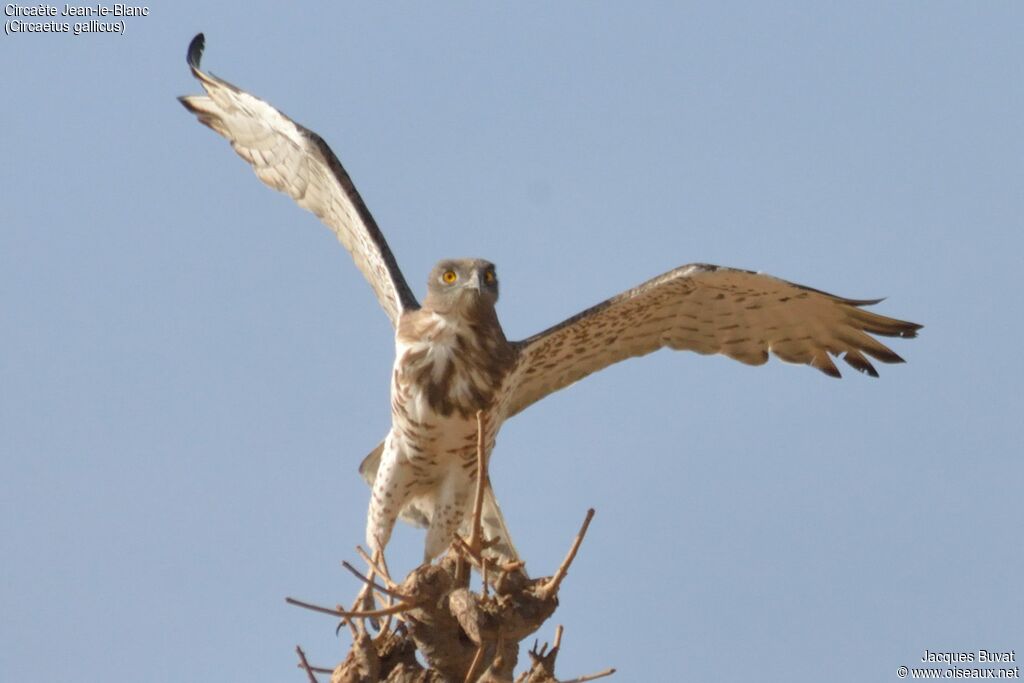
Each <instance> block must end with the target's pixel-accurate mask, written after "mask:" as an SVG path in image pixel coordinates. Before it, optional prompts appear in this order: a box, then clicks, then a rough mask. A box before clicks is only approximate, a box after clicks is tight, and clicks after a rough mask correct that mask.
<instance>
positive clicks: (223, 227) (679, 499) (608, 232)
mask: <svg viewBox="0 0 1024 683" xmlns="http://www.w3.org/2000/svg"><path fill="white" fill-rule="evenodd" d="M58 7H59V6H58ZM1022 26H1024V9H1022V6H1021V5H1020V4H1018V3H970V4H968V3H927V4H924V3H920V4H910V3H857V4H852V3H851V4H847V5H840V6H830V7H827V8H825V7H822V6H820V5H819V4H818V3H798V4H776V5H773V6H771V7H768V6H766V5H761V4H756V5H748V4H741V3H714V4H711V3H709V4H701V5H693V4H682V3H651V4H644V3H607V2H587V3H576V2H565V3H557V4H543V3H515V4H513V3H504V4H497V3H489V4H481V3H468V2H467V3H431V4H429V5H428V4H425V3H411V2H394V3H387V4H383V3H380V4H377V3H375V4H370V3H365V4H352V3H333V4H324V5H313V4H307V5H302V6H301V9H297V8H289V7H286V6H285V5H282V4H281V3H265V2H253V3H249V4H248V5H246V7H245V11H244V12H238V11H232V10H228V9H220V8H213V7H211V6H209V3H195V2H181V3H175V4H174V5H171V4H169V3H168V4H167V5H156V6H151V7H150V15H149V16H148V17H142V18H134V19H129V20H127V26H126V32H125V35H124V36H112V35H84V36H78V37H74V36H68V35H28V34H20V35H13V36H12V35H5V36H3V37H2V39H0V59H2V63H3V64H4V75H5V83H4V90H5V92H6V98H5V102H6V104H5V106H3V107H2V108H0V121H2V123H3V130H4V145H3V148H4V149H3V151H4V158H5V163H4V164H3V165H2V166H0V186H2V187H3V188H4V190H3V193H4V194H3V197H4V202H3V204H4V217H3V220H2V226H0V331H2V332H0V503H2V506H3V507H2V509H0V559H2V563H3V572H2V573H3V576H4V579H3V581H2V582H0V611H2V613H3V615H4V617H3V619H2V620H0V642H3V643H4V647H3V648H0V679H2V680H5V681H18V680H39V679H40V678H42V679H46V678H48V677H51V676H57V675H59V674H58V672H72V671H73V672H74V674H73V675H74V676H75V678H76V680H81V681H109V680H120V679H127V678H138V677H145V678H146V679H147V680H151V681H182V680H189V681H214V680H218V681H219V680H225V679H227V680H231V679H232V678H243V677H244V678H246V679H247V680H255V681H282V680H283V681H287V680H293V681H301V680H302V676H301V674H300V673H299V672H297V671H295V670H294V668H293V667H294V661H295V657H294V654H293V647H294V645H295V644H297V643H301V644H302V645H303V646H304V647H305V648H306V650H307V652H308V653H309V656H310V658H311V660H312V661H313V662H314V663H317V664H326V665H333V664H334V663H336V662H337V661H338V660H339V659H340V658H341V656H342V654H343V650H344V649H345V648H346V647H347V643H345V642H340V643H339V642H338V640H337V639H336V638H335V637H334V632H333V627H334V624H333V622H332V621H331V620H330V619H329V618H327V617H321V616H317V615H315V614H312V613H308V612H304V611H302V610H298V609H296V608H292V607H289V606H287V605H285V603H284V600H283V598H284V597H285V596H286V595H293V596H296V597H300V598H304V599H308V600H312V601H318V602H323V603H328V604H330V603H333V602H336V601H341V600H348V599H350V598H351V596H352V595H353V594H354V593H355V591H356V589H357V586H356V584H355V582H354V581H353V580H352V579H351V577H349V576H348V575H347V574H346V573H345V572H344V571H343V570H342V569H341V567H340V562H341V560H343V559H350V560H351V559H353V558H354V557H355V555H354V552H353V550H352V548H353V546H354V545H355V544H356V543H359V542H361V540H362V532H363V526H364V519H365V517H364V515H365V508H366V503H367V498H368V490H367V489H366V488H365V486H364V484H363V483H362V481H361V480H360V478H359V477H358V475H357V474H356V467H357V465H358V463H359V461H360V460H361V459H362V457H363V456H364V455H365V454H366V453H367V452H368V451H369V449H370V448H372V447H373V446H374V445H375V444H376V443H377V442H378V441H379V440H380V438H381V437H382V436H383V435H384V433H385V431H386V429H387V425H388V421H389V414H388V398H387V389H388V373H389V369H390V365H391V362H392V354H393V348H392V341H391V332H390V328H389V324H388V322H387V319H386V317H385V316H384V315H383V314H382V313H381V311H380V309H379V308H378V306H377V304H376V302H375V300H374V298H373V296H372V294H371V293H370V290H369V288H368V287H367V286H366V284H365V283H364V282H363V281H362V279H361V277H360V275H359V274H358V272H357V271H356V269H355V268H354V267H353V266H352V264H351V262H350V259H349V257H348V255H347V254H346V253H345V252H344V250H343V249H342V248H341V247H340V246H339V245H338V244H337V243H336V242H335V240H334V238H333V236H332V235H331V234H330V233H329V232H328V231H327V230H326V229H324V228H322V227H321V226H320V225H319V224H318V222H317V221H316V219H315V218H313V217H312V216H311V215H309V214H307V213H305V212H303V211H301V210H300V209H298V208H296V207H295V206H294V205H293V204H292V203H291V201H290V200H288V199H287V198H286V197H284V196H283V195H279V194H276V193H274V192H272V191H270V190H268V189H267V188H265V187H263V186H262V185H261V184H260V183H259V182H258V181H257V180H256V179H255V178H254V176H253V175H252V173H251V172H250V171H249V169H248V168H247V167H246V166H245V165H244V164H243V162H241V160H239V159H238V158H237V157H235V155H234V154H233V153H232V152H231V150H230V149H229V148H228V147H227V145H226V144H225V143H224V142H223V141H222V140H221V139H219V138H218V137H216V136H215V135H214V134H213V133H211V132H210V131H209V130H206V129H205V128H202V127H201V126H199V125H197V124H196V123H195V121H194V120H193V119H192V117H190V116H189V115H188V114H187V113H186V112H185V111H184V110H183V109H182V108H181V106H180V105H179V104H178V103H177V102H176V101H175V97H176V96H177V95H181V94H186V93H192V92H197V87H198V86H197V85H196V84H195V83H194V82H193V80H192V79H191V77H190V76H189V74H188V71H187V68H186V66H185V61H184V57H185V48H186V46H187V44H188V41H189V40H190V39H191V37H192V36H193V35H194V34H195V33H196V32H198V31H204V32H205V33H206V36H207V52H206V57H205V61H204V64H205V65H206V66H207V67H208V68H209V70H211V71H213V72H214V73H216V74H218V75H220V76H222V77H224V78H226V79H228V80H230V81H232V82H234V83H236V84H238V85H240V86H242V87H244V88H246V89H248V90H250V91H251V92H253V93H255V94H257V95H259V96H261V97H263V98H265V99H268V100H269V101H270V102H272V103H273V104H275V105H276V106H278V107H279V108H280V109H282V110H283V111H284V112H286V113H287V114H289V115H291V116H292V117H293V118H295V119H296V120H298V121H300V122H301V123H303V124H305V125H306V126H308V127H310V128H312V129H313V130H316V131H318V132H319V133H320V134H321V135H322V136H323V137H324V138H325V139H326V140H327V141H328V142H329V143H330V144H331V145H332V147H333V148H334V150H335V151H336V153H337V154H338V156H339V157H340V158H341V159H342V161H343V163H344V164H345V165H346V167H347V168H348V170H349V172H350V174H351V175H352V177H353V179H354V181H355V183H356V185H357V186H358V187H359V189H360V191H361V192H362V194H363V197H364V198H365V200H366V202H367V204H368V205H369V207H370V209H371V211H372V212H373V213H374V215H375V217H376V218H377V221H378V223H379V224H380V225H381V227H382V229H383V230H384V232H385V234H386V235H387V237H388V240H389V241H390V243H391V246H392V248H393V250H394V251H395V254H396V256H397V258H398V260H399V262H400V263H401V264H402V267H403V268H404V270H405V272H406V275H407V278H408V279H409V280H410V282H411V283H413V285H414V287H415V289H416V291H417V292H418V293H419V294H420V295H422V292H423V289H424V286H423V283H424V281H425V278H426V274H427V272H428V271H429V269H430V267H431V266H432V265H433V263H434V262H435V261H437V260H438V259H440V258H442V257H449V256H480V257H485V258H488V259H490V260H492V261H494V262H495V263H497V264H498V272H499V277H500V278H501V281H502V300H501V302H500V303H499V314H500V316H501V318H502V321H503V324H504V326H505V329H506V332H507V333H508V335H509V337H511V338H514V339H515V338H522V337H526V336H529V335H530V334H532V333H534V332H537V331H539V330H541V329H543V328H545V327H548V326H549V325H551V324H553V323H555V322H558V321H560V320H562V319H563V318H565V317H567V316H569V315H571V314H573V313H575V312H577V311H578V310H580V309H582V308H585V307H587V306H589V305H592V304H594V303H596V302H597V301H600V300H601V299H604V298H606V297H607V296H610V295H612V294H615V293H617V292H619V291H621V290H623V289H626V288H628V287H631V286H633V285H635V284H638V283H639V282H642V281H644V280H646V279H648V278H649V277H651V276H653V275H656V274H658V273H660V272H663V271H665V270H668V269H670V268H672V267H675V266H677V265H680V264H683V263H689V262H693V261H705V262H711V263H718V264H722V265H731V266H737V267H744V268H750V269H755V270H764V271H766V272H769V273H772V274H774V275H777V276H780V277H784V278H786V279H790V280H793V281H796V282H800V283H804V284H808V285H812V286H815V287H818V288H821V289H825V290H827V291H832V292H835V293H837V294H841V295H845V296H850V297H858V298H862V297H878V296H887V297H889V298H888V299H887V300H886V301H885V302H884V303H883V304H881V305H880V306H879V307H877V310H878V311H879V312H881V313H885V314H889V315H894V316H896V317H901V318H905V319H909V320H913V321H916V322H920V323H923V324H925V325H926V327H925V329H924V330H923V332H922V334H921V336H920V338H918V339H916V340H913V341H899V340H896V341H894V342H893V348H894V349H895V350H896V351H897V352H898V353H900V354H902V355H904V356H905V357H906V358H907V359H908V361H909V362H908V363H907V364H906V365H903V366H884V367H881V368H880V370H881V373H882V377H881V378H880V379H878V380H871V379H869V378H867V377H864V376H861V375H859V374H857V373H855V372H853V371H852V370H851V371H849V372H846V373H845V374H846V378H845V379H843V380H842V381H835V380H830V379H828V378H826V377H824V376H823V375H820V374H819V373H817V372H815V371H813V370H810V369H806V368H802V367H795V366H791V365H786V364H783V363H781V362H778V361H777V360H776V361H773V362H771V363H769V364H768V365H766V366H764V367H761V368H756V369H752V368H749V367H746V366H743V365H740V364H738V363H735V362H731V361H728V360H727V359H724V358H720V357H713V358H708V357H702V356H697V355H694V354H670V353H667V352H662V353H658V354H654V355H652V356H648V357H646V358H643V359H640V360H634V361H630V362H627V363H624V364H620V365H618V366H616V367H614V368H611V369H609V370H608V371H605V372H603V373H601V374H600V375H598V376H594V377H592V378H589V379H588V380H586V381H585V382H582V383H580V384H578V385H576V386H574V387H572V388H570V389H569V390H567V391H565V392H562V393H560V394H558V395H556V396H552V397H550V398H548V399H546V400H545V401H543V402H542V403H540V404H538V405H537V406H535V407H533V408H531V409H530V410H528V411H527V412H525V413H523V414H522V415H521V416H519V417H516V418H515V419H513V420H511V421H510V422H509V423H508V424H506V426H505V428H504V429H503V431H502V434H501V436H500V438H499V441H498V445H497V449H496V451H495V456H494V460H493V465H492V476H493V479H494V484H495V488H496V491H497V493H498V496H499V499H500V500H501V502H502V506H503V508H504V510H505V513H506V516H507V518H508V521H509V525H510V527H511V530H512V533H513V535H514V537H515V539H516V541H517V544H518V545H519V547H520V550H521V551H522V552H523V554H524V556H525V557H526V558H527V559H528V562H529V567H530V570H531V571H532V572H533V573H535V574H544V573H549V572H551V571H553V569H554V568H555V567H556V566H557V564H558V562H559V561H560V560H561V558H562V556H563V554H564V553H565V551H566V549H567V548H568V544H569V542H570V540H571V538H572V536H573V534H574V533H575V531H576V529H577V527H578V525H579V523H580V522H581V520H582V518H583V515H584V512H585V510H586V509H587V508H588V507H590V506H593V507H595V508H596V509H597V517H596V518H595V520H594V523H593V526H592V527H591V533H590V535H589V537H588V539H587V542H586V544H585V545H584V547H583V549H582V551H581V553H580V555H579V557H578V559H577V562H576V564H575V565H574V567H573V570H572V572H571V574H570V576H569V578H568V579H567V581H566V583H565V585H564V588H563V592H562V606H561V608H560V609H559V611H558V612H557V613H556V618H555V619H554V620H552V621H551V622H549V624H548V628H546V629H545V630H544V631H542V632H541V633H540V634H539V636H540V638H541V639H542V640H543V639H545V638H547V639H550V638H551V636H552V634H553V630H554V625H555V623H561V624H564V625H565V627H566V635H565V639H564V646H565V647H564V652H563V654H562V656H561V658H560V662H561V665H560V668H559V671H560V673H561V675H563V676H565V677H572V676H576V675H580V674H584V673H587V672H590V671H595V670H598V669H602V668H604V667H607V666H615V667H617V668H619V670H620V673H619V674H618V680H626V681H632V680H671V679H674V678H677V677H681V678H683V679H686V680H708V681H745V680H788V681H820V680H830V681H865V680H879V681H885V680H897V679H896V669H897V667H898V666H900V665H903V664H906V665H910V666H912V665H913V664H914V663H915V661H916V660H917V659H918V658H919V657H920V655H921V653H922V651H923V650H924V649H926V648H927V649H931V650H938V651H944V650H952V651H970V650H977V649H978V648H986V649H989V650H1010V649H1014V648H1016V649H1017V650H1018V651H1024V617H1022V615H1024V609H1022V608H1024V588H1022V584H1021V581H1020V577H1021V576H1024V543H1022V542H1021V541H1022V539H1021V530H1022V528H1024V503H1022V502H1021V500H1022V496H1021V484H1022V481H1024V463H1022V459H1021V443H1022V436H1024V434H1022V427H1021V422H1022V420H1021V415H1022V410H1021V409H1022V401H1021V398H1020V383H1021V379H1022V369H1024V368H1022V354H1021V353H1020V349H1019V340H1020V339H1021V338H1024V327H1022V324H1021V318H1020V312H1021V310H1022V308H1024V306H1022V304H1024V301H1022V295H1021V281H1020V269H1021V266H1022V261H1021V253H1022V246H1024V245H1022V238H1021V227H1022V226H1021V216H1022V214H1024V192H1022V181H1024V127H1022V124H1021V120H1022V119H1021V111H1022V110H1024V85H1022V80H1021V78H1020V76H1021V68H1022V63H1024V47H1022V43H1021V41H1020V32H1021V28H1022ZM844 367H845V366H844ZM422 542H423V537H422V532H420V531H418V530H412V529H402V530H401V531H400V532H399V533H397V534H396V536H395V538H394V540H393V541H392V544H391V546H390V547H389V553H390V557H391V561H392V566H393V568H395V569H396V571H398V572H400V571H404V570H406V569H408V568H410V567H411V566H413V564H414V563H415V560H416V558H417V557H418V556H419V554H420V552H421V551H422Z"/></svg>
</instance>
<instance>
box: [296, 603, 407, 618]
mask: <svg viewBox="0 0 1024 683" xmlns="http://www.w3.org/2000/svg"><path fill="white" fill-rule="evenodd" d="M284 601H285V602H287V603H288V604H289V605H295V606H296V607H303V608H305V609H309V610H313V611H314V612H323V613H324V614H330V615H332V616H335V617H344V618H345V619H369V618H371V617H386V616H387V615H389V614H400V613H402V612H407V611H409V610H411V609H416V607H418V605H417V604H416V603H410V602H401V603H399V604H397V605H392V606H391V607H387V608H385V609H375V610H366V611H363V612H356V611H353V612H348V611H345V610H343V609H339V608H337V607H334V608H331V607H321V606H320V605H314V604H312V603H309V602H303V601H302V600H296V599H295V598H285V599H284Z"/></svg>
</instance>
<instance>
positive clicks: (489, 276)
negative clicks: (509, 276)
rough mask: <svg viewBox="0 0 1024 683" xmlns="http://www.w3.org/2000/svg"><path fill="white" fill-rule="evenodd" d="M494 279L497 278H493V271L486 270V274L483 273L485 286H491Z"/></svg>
mask: <svg viewBox="0 0 1024 683" xmlns="http://www.w3.org/2000/svg"><path fill="white" fill-rule="evenodd" d="M496 279H497V278H495V277H494V271H493V270H488V271H487V272H486V273H484V282H486V283H487V284H489V285H493V284H494V281H495V280H496Z"/></svg>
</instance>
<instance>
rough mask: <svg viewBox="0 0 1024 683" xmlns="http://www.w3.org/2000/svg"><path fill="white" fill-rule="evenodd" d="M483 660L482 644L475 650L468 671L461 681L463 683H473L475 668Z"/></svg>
mask: <svg viewBox="0 0 1024 683" xmlns="http://www.w3.org/2000/svg"><path fill="white" fill-rule="evenodd" d="M483 658H484V643H480V645H479V646H478V647H477V648H476V654H475V655H473V661H472V662H471V663H470V665H469V671H467V672H466V678H465V679H463V683H473V677H474V676H476V670H477V667H479V666H480V660H481V659H483Z"/></svg>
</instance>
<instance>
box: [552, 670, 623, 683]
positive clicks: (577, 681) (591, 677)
mask: <svg viewBox="0 0 1024 683" xmlns="http://www.w3.org/2000/svg"><path fill="white" fill-rule="evenodd" d="M613 673H615V669H605V670H604V671H598V672H597V673H596V674H588V675H586V676H580V677H579V678H571V679H569V680H567V681H561V683H586V681H596V680H597V679H598V678H604V677H605V676H611V675H612V674H613Z"/></svg>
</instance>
